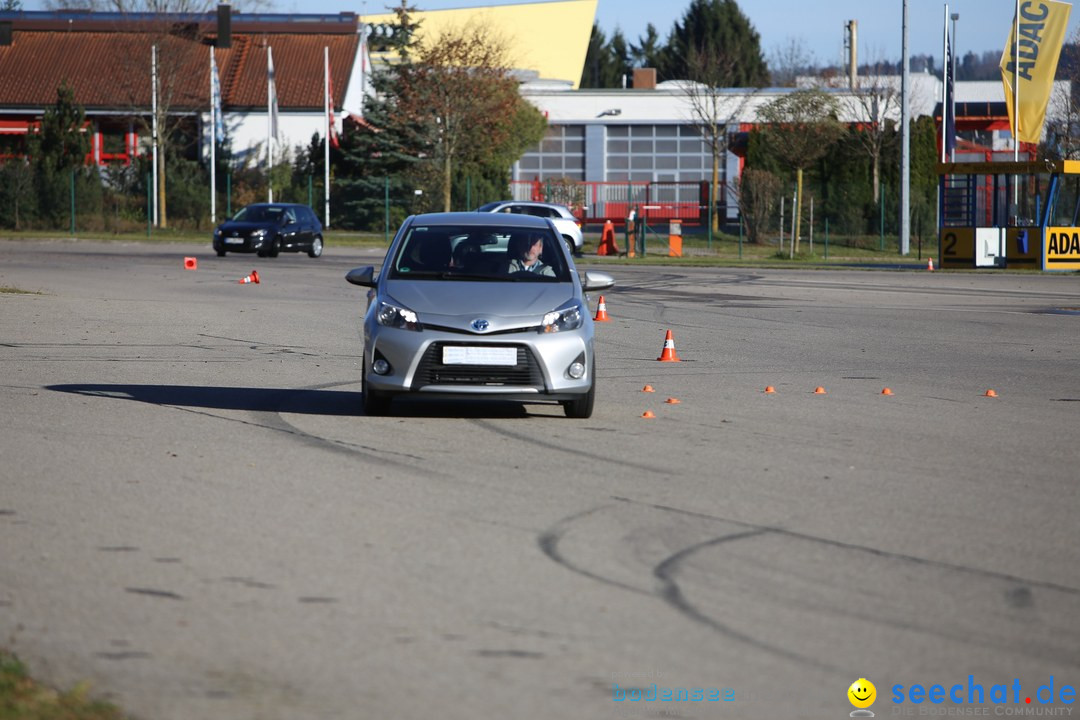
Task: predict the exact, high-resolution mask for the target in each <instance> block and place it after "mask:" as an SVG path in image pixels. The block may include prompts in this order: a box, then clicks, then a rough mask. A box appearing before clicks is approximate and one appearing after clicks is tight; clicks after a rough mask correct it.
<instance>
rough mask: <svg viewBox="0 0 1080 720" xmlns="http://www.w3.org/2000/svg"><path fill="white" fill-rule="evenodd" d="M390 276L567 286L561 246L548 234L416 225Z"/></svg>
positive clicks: (406, 239) (410, 232)
mask: <svg viewBox="0 0 1080 720" xmlns="http://www.w3.org/2000/svg"><path fill="white" fill-rule="evenodd" d="M390 277H392V278H398V279H401V278H411V279H417V280H419V279H425V280H449V281H460V280H476V281H487V282H570V270H569V268H568V267H567V263H566V257H565V255H564V254H563V250H562V244H561V242H560V240H559V239H558V238H556V236H555V235H554V234H553V233H551V232H550V231H549V230H547V229H534V228H499V227H490V226H488V227H470V226H463V225H454V226H450V225H415V226H413V227H411V228H409V230H408V235H407V236H406V237H405V238H404V240H403V241H402V242H401V244H400V246H399V247H398V252H397V254H396V255H395V256H394V258H393V260H392V262H391V265H390Z"/></svg>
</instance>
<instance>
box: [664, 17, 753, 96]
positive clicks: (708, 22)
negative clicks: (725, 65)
mask: <svg viewBox="0 0 1080 720" xmlns="http://www.w3.org/2000/svg"><path fill="white" fill-rule="evenodd" d="M695 53H697V54H706V55H714V56H723V57H726V58H728V59H729V60H730V61H731V63H732V68H733V72H732V77H731V82H732V85H731V87H762V86H764V85H766V84H767V83H768V81H769V69H768V65H767V64H766V62H765V57H764V56H763V55H762V53H761V38H760V36H759V35H758V33H757V31H756V30H754V27H753V25H751V24H750V19H749V18H747V17H746V15H744V14H743V12H742V10H740V9H739V5H738V3H736V2H735V0H693V2H691V3H690V6H689V7H688V8H687V9H686V12H685V13H684V14H683V17H682V20H681V21H676V23H675V26H674V27H673V28H672V30H671V34H670V35H669V36H668V41H667V45H666V46H665V47H664V48H663V50H662V51H661V53H660V54H659V58H658V60H659V62H658V63H657V65H658V67H657V72H658V74H659V75H660V77H662V78H663V79H665V80H683V79H687V78H689V77H690V72H691V69H692V67H691V64H692V61H693V57H694V55H695Z"/></svg>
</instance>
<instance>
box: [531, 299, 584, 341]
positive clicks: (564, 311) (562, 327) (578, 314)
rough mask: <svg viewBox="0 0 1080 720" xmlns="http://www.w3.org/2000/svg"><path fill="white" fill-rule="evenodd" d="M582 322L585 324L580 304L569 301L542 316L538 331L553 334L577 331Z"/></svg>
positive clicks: (575, 301)
mask: <svg viewBox="0 0 1080 720" xmlns="http://www.w3.org/2000/svg"><path fill="white" fill-rule="evenodd" d="M583 322H585V313H584V312H582V309H581V303H579V302H578V301H577V300H571V301H569V302H567V303H565V304H564V305H562V306H561V307H558V308H556V309H555V310H552V311H551V312H549V313H547V314H546V315H544V320H543V322H542V323H541V328H540V331H541V332H546V333H554V332H565V331H567V330H577V329H578V328H579V327H581V324H582V323H583Z"/></svg>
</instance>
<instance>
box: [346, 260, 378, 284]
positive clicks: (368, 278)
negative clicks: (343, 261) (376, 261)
mask: <svg viewBox="0 0 1080 720" xmlns="http://www.w3.org/2000/svg"><path fill="white" fill-rule="evenodd" d="M345 279H346V280H347V281H349V282H351V283H352V284H353V285H361V286H363V287H375V268H374V267H372V266H371V265H365V266H364V267H358V268H353V269H352V270H350V271H349V272H347V273H346V274H345Z"/></svg>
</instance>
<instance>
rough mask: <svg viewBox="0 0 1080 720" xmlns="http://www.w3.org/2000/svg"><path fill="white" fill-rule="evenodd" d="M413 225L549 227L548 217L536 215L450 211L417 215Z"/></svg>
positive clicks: (414, 217)
mask: <svg viewBox="0 0 1080 720" xmlns="http://www.w3.org/2000/svg"><path fill="white" fill-rule="evenodd" d="M412 224H413V225H470V226H474V227H484V228H489V227H504V228H526V229H527V228H532V229H547V227H548V224H547V219H546V218H541V217H536V216H535V215H514V214H506V213H501V214H500V213H486V212H449V213H426V214H424V215H415V216H413V219H412Z"/></svg>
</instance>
